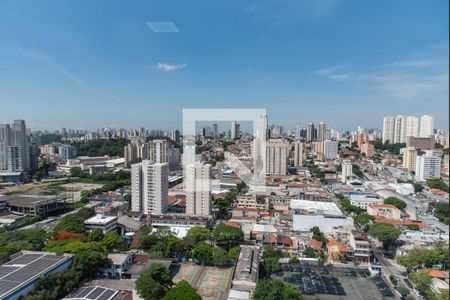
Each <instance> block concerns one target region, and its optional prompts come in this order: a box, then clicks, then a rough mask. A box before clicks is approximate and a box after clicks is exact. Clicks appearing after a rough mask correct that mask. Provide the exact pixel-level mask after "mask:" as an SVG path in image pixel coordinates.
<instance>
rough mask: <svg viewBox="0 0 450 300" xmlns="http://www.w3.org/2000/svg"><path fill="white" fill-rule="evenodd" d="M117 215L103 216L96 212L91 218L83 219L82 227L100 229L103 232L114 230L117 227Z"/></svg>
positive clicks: (88, 229)
mask: <svg viewBox="0 0 450 300" xmlns="http://www.w3.org/2000/svg"><path fill="white" fill-rule="evenodd" d="M117 219H118V217H117V216H105V215H103V214H96V215H95V216H93V217H92V218H89V219H87V220H85V221H84V229H85V230H86V231H91V230H92V229H100V230H101V231H102V232H103V233H107V232H111V231H115V230H116V229H117Z"/></svg>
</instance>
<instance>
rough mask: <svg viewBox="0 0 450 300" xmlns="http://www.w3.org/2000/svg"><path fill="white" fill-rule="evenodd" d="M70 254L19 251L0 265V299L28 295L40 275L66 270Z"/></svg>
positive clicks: (18, 297) (16, 299) (8, 299)
mask: <svg viewBox="0 0 450 300" xmlns="http://www.w3.org/2000/svg"><path fill="white" fill-rule="evenodd" d="M71 263H72V255H71V254H55V253H48V252H37V251H25V250H23V251H20V252H18V253H16V254H13V255H12V256H11V257H10V261H8V262H6V263H4V264H3V265H0V299H3V300H18V299H21V298H22V297H25V296H26V295H28V294H29V293H30V292H31V291H32V290H33V289H34V288H35V287H36V285H37V284H38V282H39V280H40V278H41V277H43V276H46V275H49V274H52V273H56V272H60V271H64V270H67V269H68V268H69V267H70V265H71Z"/></svg>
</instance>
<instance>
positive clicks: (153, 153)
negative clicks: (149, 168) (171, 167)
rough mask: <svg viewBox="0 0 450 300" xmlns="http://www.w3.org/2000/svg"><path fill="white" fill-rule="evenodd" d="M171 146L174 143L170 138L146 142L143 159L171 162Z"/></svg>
mask: <svg viewBox="0 0 450 300" xmlns="http://www.w3.org/2000/svg"><path fill="white" fill-rule="evenodd" d="M171 147H173V145H172V143H171V142H169V141H168V140H164V139H157V140H150V141H149V142H148V143H146V144H145V148H144V149H143V151H142V155H143V157H142V159H149V160H153V161H154V162H156V163H167V162H169V149H170V148H171Z"/></svg>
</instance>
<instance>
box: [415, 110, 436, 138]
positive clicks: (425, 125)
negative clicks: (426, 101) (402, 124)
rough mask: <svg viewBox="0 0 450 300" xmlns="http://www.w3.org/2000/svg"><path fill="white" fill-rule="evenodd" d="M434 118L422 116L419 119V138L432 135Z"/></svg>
mask: <svg viewBox="0 0 450 300" xmlns="http://www.w3.org/2000/svg"><path fill="white" fill-rule="evenodd" d="M433 131H434V117H433V116H430V115H423V116H421V117H420V125H419V137H430V136H431V135H433V134H434V132H433Z"/></svg>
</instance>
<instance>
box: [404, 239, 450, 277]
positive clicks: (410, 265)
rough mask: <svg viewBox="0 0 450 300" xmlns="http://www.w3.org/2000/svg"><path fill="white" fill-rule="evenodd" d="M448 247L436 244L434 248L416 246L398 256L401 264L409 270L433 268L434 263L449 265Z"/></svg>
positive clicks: (443, 265)
mask: <svg viewBox="0 0 450 300" xmlns="http://www.w3.org/2000/svg"><path fill="white" fill-rule="evenodd" d="M448 260H449V255H448V247H444V246H442V245H439V244H438V245H436V247H434V248H433V249H426V248H415V249H412V250H410V251H408V253H407V254H406V255H404V256H399V257H397V261H398V262H399V264H401V265H402V266H404V267H405V268H406V269H408V270H409V271H411V270H416V269H419V268H431V267H433V265H441V266H442V267H444V268H445V267H448Z"/></svg>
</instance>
